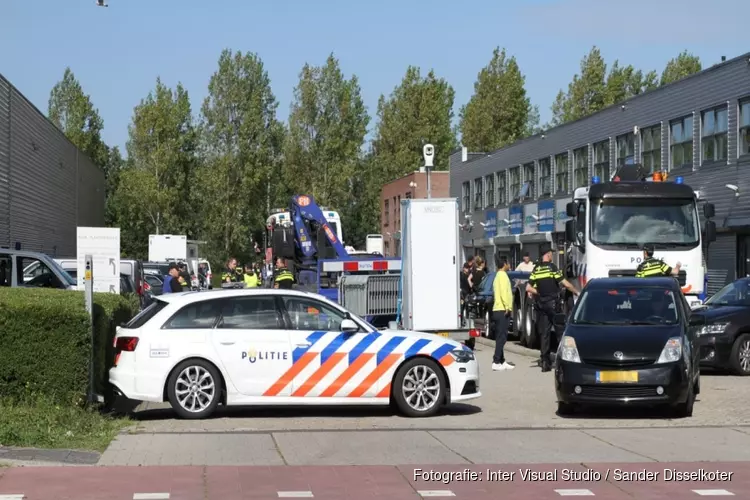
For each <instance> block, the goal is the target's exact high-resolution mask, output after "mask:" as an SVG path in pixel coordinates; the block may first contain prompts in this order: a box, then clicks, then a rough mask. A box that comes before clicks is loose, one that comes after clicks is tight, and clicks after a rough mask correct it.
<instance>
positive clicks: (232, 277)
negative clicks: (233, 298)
mask: <svg viewBox="0 0 750 500" xmlns="http://www.w3.org/2000/svg"><path fill="white" fill-rule="evenodd" d="M244 280H245V278H244V276H243V275H242V269H241V268H239V269H238V268H237V259H235V258H234V257H232V258H230V259H229V260H227V267H225V268H224V271H223V272H222V273H221V282H222V283H242V282H244Z"/></svg>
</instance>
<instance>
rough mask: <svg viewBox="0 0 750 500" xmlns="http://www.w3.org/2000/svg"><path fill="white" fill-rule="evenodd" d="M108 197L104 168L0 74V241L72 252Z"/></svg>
mask: <svg viewBox="0 0 750 500" xmlns="http://www.w3.org/2000/svg"><path fill="white" fill-rule="evenodd" d="M104 196H105V189H104V172H103V171H102V170H101V169H100V168H99V167H97V166H95V165H94V164H93V162H92V161H91V160H90V159H89V158H88V157H87V156H86V155H84V154H81V153H79V152H78V150H77V148H76V147H75V146H73V144H72V143H71V142H70V141H68V139H67V138H66V137H65V135H64V134H63V133H62V132H61V131H60V130H58V129H57V127H55V126H54V125H53V124H52V123H51V122H50V121H49V120H48V119H47V118H46V117H45V116H44V115H43V114H42V113H41V112H40V111H39V110H38V109H37V108H36V107H34V105H33V104H31V103H30V102H29V101H28V100H27V99H26V98H25V97H24V96H23V95H22V94H21V93H20V92H18V90H16V89H15V88H14V87H13V86H12V85H11V84H10V83H9V82H8V81H7V80H5V79H4V78H3V77H2V76H0V246H8V247H15V246H16V244H19V243H20V245H21V248H22V249H24V250H31V251H37V252H44V253H48V254H50V255H57V256H74V255H75V254H76V227H77V226H79V225H81V226H104Z"/></svg>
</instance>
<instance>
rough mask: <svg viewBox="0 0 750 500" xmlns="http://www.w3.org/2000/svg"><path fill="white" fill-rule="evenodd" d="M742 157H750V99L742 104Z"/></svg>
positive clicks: (740, 122) (740, 131) (740, 141)
mask: <svg viewBox="0 0 750 500" xmlns="http://www.w3.org/2000/svg"><path fill="white" fill-rule="evenodd" d="M739 124H740V129H739V133H740V135H739V139H740V140H739V141H738V142H739V144H740V156H742V155H750V99H746V100H744V101H741V102H740V120H739Z"/></svg>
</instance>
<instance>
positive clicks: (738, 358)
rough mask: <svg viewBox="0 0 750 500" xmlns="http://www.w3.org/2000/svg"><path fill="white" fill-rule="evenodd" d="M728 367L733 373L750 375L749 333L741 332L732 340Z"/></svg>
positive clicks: (744, 375)
mask: <svg viewBox="0 0 750 500" xmlns="http://www.w3.org/2000/svg"><path fill="white" fill-rule="evenodd" d="M729 368H730V369H731V371H732V373H733V374H735V375H740V376H743V377H746V376H748V375H750V334H747V333H743V334H742V335H740V336H739V337H737V339H736V340H735V341H734V345H733V346H732V356H731V358H730V360H729Z"/></svg>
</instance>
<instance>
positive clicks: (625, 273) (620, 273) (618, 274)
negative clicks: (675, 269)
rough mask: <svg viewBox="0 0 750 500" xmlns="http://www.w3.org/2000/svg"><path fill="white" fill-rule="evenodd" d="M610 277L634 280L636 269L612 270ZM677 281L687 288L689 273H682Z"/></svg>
mask: <svg viewBox="0 0 750 500" xmlns="http://www.w3.org/2000/svg"><path fill="white" fill-rule="evenodd" d="M609 277H610V278H634V277H635V269H611V270H610V271H609ZM677 281H678V282H679V283H680V286H685V282H686V281H687V273H685V271H680V273H679V274H678V275H677Z"/></svg>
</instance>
